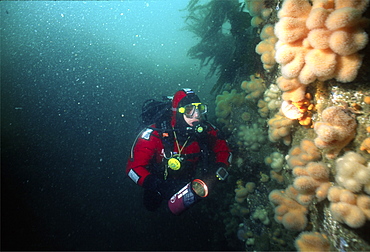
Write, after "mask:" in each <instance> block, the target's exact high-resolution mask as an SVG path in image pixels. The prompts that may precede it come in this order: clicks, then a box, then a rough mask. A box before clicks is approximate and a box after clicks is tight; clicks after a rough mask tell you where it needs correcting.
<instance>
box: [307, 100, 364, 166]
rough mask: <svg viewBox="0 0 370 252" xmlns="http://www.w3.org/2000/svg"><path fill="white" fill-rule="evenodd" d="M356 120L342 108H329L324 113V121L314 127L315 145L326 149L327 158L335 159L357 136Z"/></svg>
mask: <svg viewBox="0 0 370 252" xmlns="http://www.w3.org/2000/svg"><path fill="white" fill-rule="evenodd" d="M356 127H357V123H356V120H355V119H354V118H353V117H352V116H350V115H349V114H347V113H346V112H345V110H344V109H343V108H341V107H335V106H333V107H329V108H326V109H325V110H324V111H323V112H322V121H321V122H317V123H315V125H314V129H315V132H316V134H317V135H318V136H317V137H316V138H315V145H316V146H317V147H318V148H320V149H325V151H326V157H327V158H330V159H333V158H335V157H337V156H338V154H339V152H340V151H341V150H342V148H343V147H344V146H346V145H347V144H348V143H349V142H351V141H352V139H353V138H354V137H355V135H356Z"/></svg>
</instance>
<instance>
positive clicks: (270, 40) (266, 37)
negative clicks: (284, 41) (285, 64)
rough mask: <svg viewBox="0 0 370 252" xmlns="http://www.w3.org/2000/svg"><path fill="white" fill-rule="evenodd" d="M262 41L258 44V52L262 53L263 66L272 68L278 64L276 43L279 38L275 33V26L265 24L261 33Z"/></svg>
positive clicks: (268, 68) (267, 68)
mask: <svg viewBox="0 0 370 252" xmlns="http://www.w3.org/2000/svg"><path fill="white" fill-rule="evenodd" d="M260 38H261V40H262V41H261V42H260V43H259V44H258V45H257V46H256V53H258V54H260V55H261V61H262V63H263V68H264V69H266V70H271V69H272V68H273V67H274V65H275V64H276V61H275V43H276V41H277V38H276V36H275V34H274V26H273V25H271V24H268V25H265V26H264V27H263V29H262V31H261V34H260Z"/></svg>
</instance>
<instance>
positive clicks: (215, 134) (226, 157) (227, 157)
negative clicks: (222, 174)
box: [208, 127, 231, 167]
mask: <svg viewBox="0 0 370 252" xmlns="http://www.w3.org/2000/svg"><path fill="white" fill-rule="evenodd" d="M219 133H220V132H219V130H217V129H216V128H214V127H212V128H211V130H210V131H209V132H208V134H210V135H211V138H213V141H212V151H213V152H214V153H215V155H216V163H223V164H225V166H226V167H229V166H230V162H231V150H230V148H229V146H228V144H227V141H226V140H225V139H221V138H220V137H219V135H220V134H219Z"/></svg>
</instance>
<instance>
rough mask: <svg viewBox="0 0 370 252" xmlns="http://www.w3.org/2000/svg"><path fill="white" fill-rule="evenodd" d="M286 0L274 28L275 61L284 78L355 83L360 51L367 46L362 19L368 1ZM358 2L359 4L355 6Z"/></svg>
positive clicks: (364, 24) (306, 82)
mask: <svg viewBox="0 0 370 252" xmlns="http://www.w3.org/2000/svg"><path fill="white" fill-rule="evenodd" d="M312 2H313V5H312V6H311V5H310V4H309V2H308V0H289V1H284V4H283V5H282V8H281V9H280V11H279V13H278V17H279V18H280V19H279V21H278V22H277V23H276V25H275V34H276V36H277V37H278V39H279V40H278V42H277V43H276V47H275V49H276V52H275V59H276V62H278V63H279V64H280V65H281V73H282V75H283V76H284V77H285V78H289V79H292V78H298V79H299V81H300V82H301V83H303V84H309V83H311V82H313V81H315V80H316V79H319V80H321V81H325V80H328V79H331V78H335V79H336V80H338V81H341V82H350V81H353V80H354V79H355V78H356V76H357V72H358V69H359V67H360V66H361V64H362V57H361V56H360V55H359V54H358V51H359V50H361V49H363V48H364V47H365V46H366V45H367V43H368V35H367V33H366V32H365V31H364V30H363V28H364V27H365V26H366V25H367V23H368V20H367V19H366V18H363V17H362V13H363V12H364V10H365V9H366V7H367V4H368V2H369V1H368V0H356V1H353V2H351V1H348V0H345V1H344V2H343V1H339V0H338V1H322V0H314V1H312ZM354 2H356V3H354Z"/></svg>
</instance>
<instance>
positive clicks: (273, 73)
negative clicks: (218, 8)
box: [216, 0, 370, 251]
mask: <svg viewBox="0 0 370 252" xmlns="http://www.w3.org/2000/svg"><path fill="white" fill-rule="evenodd" d="M368 6H369V0H310V1H308V0H284V1H281V0H280V1H278V0H270V1H262V0H246V1H245V6H244V8H245V11H246V12H248V13H249V15H250V16H251V18H250V25H251V27H252V28H253V27H254V28H253V29H254V30H255V31H257V33H258V34H257V36H256V37H257V38H258V39H259V42H257V43H256V47H255V52H256V53H257V57H258V59H259V58H260V61H261V62H262V63H260V64H261V66H262V68H261V70H260V71H256V72H255V73H254V74H251V75H250V74H249V75H247V76H244V78H245V80H244V81H240V82H239V84H238V85H235V84H234V85H233V84H232V83H231V84H229V85H225V86H224V87H223V90H222V91H221V94H219V95H218V96H217V97H216V116H217V121H218V123H219V124H220V125H221V126H223V130H224V131H226V132H229V133H230V135H232V137H231V139H233V140H234V142H235V144H236V146H237V147H236V148H237V149H238V151H237V158H235V160H234V162H235V163H234V166H233V167H235V169H239V170H243V167H245V165H246V164H247V163H250V162H252V161H253V160H256V159H258V156H260V155H264V156H263V159H262V162H260V165H261V166H263V165H266V166H267V167H268V168H269V169H270V170H269V172H266V174H265V173H263V172H260V175H259V176H260V178H261V179H260V181H253V182H251V181H250V182H246V181H243V180H244V179H245V180H248V175H247V176H246V177H245V178H241V179H239V180H238V181H237V183H236V189H235V202H234V204H233V205H231V206H230V213H231V215H232V217H230V218H229V219H228V220H227V221H225V224H226V223H227V224H226V229H227V233H230V232H231V231H230V230H231V229H233V230H234V232H237V237H238V238H239V239H240V240H243V241H244V242H245V246H246V248H247V250H249V249H252V250H253V249H254V250H258V248H257V247H254V246H257V243H258V242H257V241H258V239H259V237H261V235H262V233H263V232H260V233H257V232H254V231H253V230H252V229H251V227H250V225H249V224H248V223H250V222H253V223H259V224H260V228H261V229H263V228H264V226H267V227H269V229H265V230H268V238H270V242H271V243H273V244H275V245H276V246H280V249H281V250H285V249H288V250H290V249H291V248H292V247H289V244H287V239H285V238H284V237H286V236H284V232H282V231H281V229H282V228H283V229H286V230H289V231H292V232H293V233H291V234H292V235H293V236H294V237H295V241H294V246H295V248H296V249H297V250H299V251H329V250H341V251H344V250H359V249H363V250H369V249H370V244H369V243H368V242H369V240H367V241H366V239H364V238H363V237H362V236H361V231H360V230H361V229H360V228H361V227H364V226H366V225H367V227H369V223H370V87H369V83H370V80H369V76H370V73H369V69H370V66H369V65H368V64H369V63H368V62H370V61H369V59H367V58H366V57H368V56H369V55H366V52H369V49H368V47H369V45H368V34H367V32H366V31H368V30H367V29H368V27H369V23H370V21H369V19H368V18H366V15H368V13H369V11H368V10H367V8H368ZM366 11H367V12H366ZM365 12H366V13H367V14H366V15H365ZM366 50H367V51H366ZM364 64H367V65H364ZM346 83H348V84H346ZM253 153H255V154H253ZM257 153H258V154H257ZM246 157H247V158H246ZM247 159H248V160H247ZM261 163H262V164H261ZM267 174H269V176H268V175H267ZM268 183H270V184H268ZM263 188H265V189H266V190H267V192H268V193H267V195H268V199H266V200H268V201H269V203H270V205H269V204H266V205H261V204H260V205H255V204H256V203H254V200H252V199H255V198H258V193H257V192H258V190H260V191H262V189H263ZM256 195H257V196H256ZM253 197H255V198H253ZM260 197H262V196H260ZM273 219H274V220H273ZM240 222H241V223H240ZM256 225H258V224H256ZM265 238H266V237H265ZM354 241H356V242H354ZM292 243H293V242H292ZM292 246H293V244H292ZM277 248H278V247H276V249H277Z"/></svg>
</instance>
